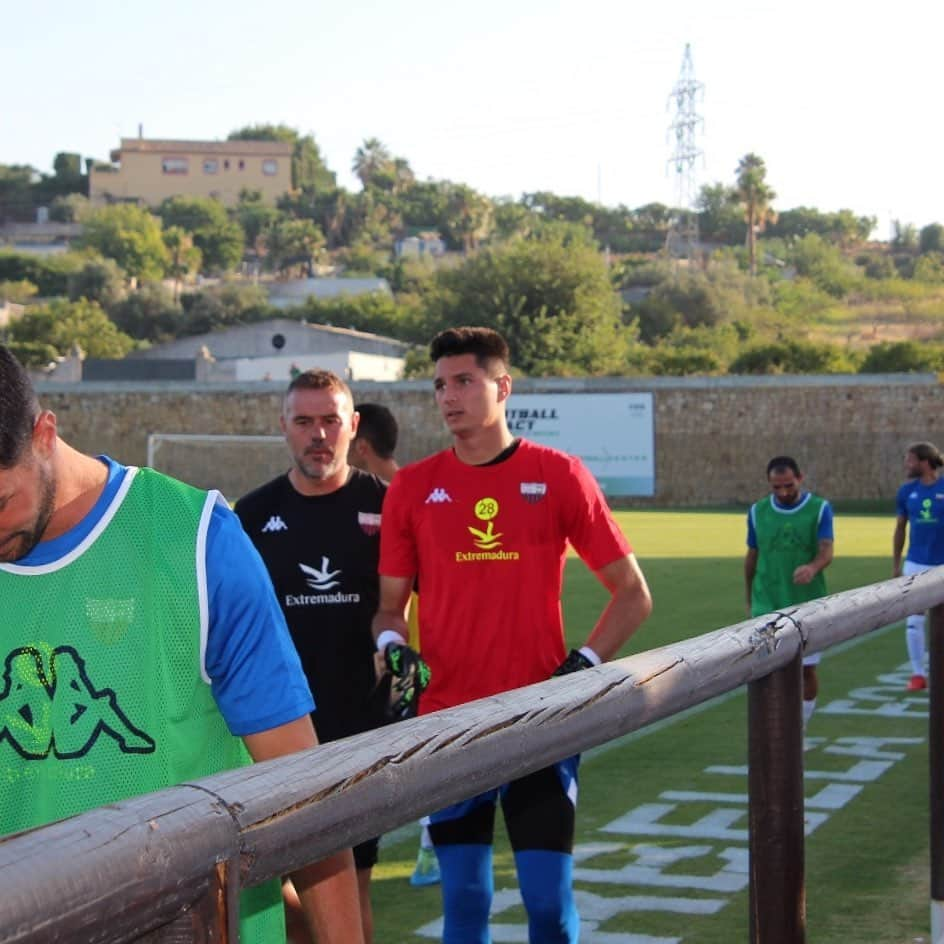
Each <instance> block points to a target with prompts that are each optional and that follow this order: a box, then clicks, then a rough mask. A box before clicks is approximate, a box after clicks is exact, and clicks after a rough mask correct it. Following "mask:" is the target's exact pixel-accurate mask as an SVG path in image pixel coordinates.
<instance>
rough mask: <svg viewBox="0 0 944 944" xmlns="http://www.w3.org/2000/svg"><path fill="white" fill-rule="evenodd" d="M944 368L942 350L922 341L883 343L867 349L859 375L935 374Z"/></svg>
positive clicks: (936, 345) (937, 346) (943, 353)
mask: <svg viewBox="0 0 944 944" xmlns="http://www.w3.org/2000/svg"><path fill="white" fill-rule="evenodd" d="M942 368H944V349H942V348H941V345H939V344H928V343H927V342H925V341H922V342H921V343H920V344H919V343H918V342H916V341H895V342H888V341H883V342H881V343H880V344H875V345H873V346H872V347H870V348H869V351H868V353H867V354H866V355H865V359H864V360H863V361H862V364H861V365H860V366H859V373H861V374H914V373H936V372H938V371H940V370H941V369H942Z"/></svg>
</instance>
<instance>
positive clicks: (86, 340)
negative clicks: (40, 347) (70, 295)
mask: <svg viewBox="0 0 944 944" xmlns="http://www.w3.org/2000/svg"><path fill="white" fill-rule="evenodd" d="M10 337H11V338H12V340H14V341H17V342H27V343H34V344H48V345H50V346H51V347H53V348H55V349H56V351H57V353H58V354H60V355H65V354H68V353H69V351H70V350H71V349H72V347H73V346H74V345H75V344H78V345H79V347H80V348H82V350H83V351H85V353H86V354H87V355H88V356H89V357H108V358H119V357H124V356H125V355H126V354H128V352H129V351H131V350H132V349H133V348H134V340H133V339H132V338H130V337H128V335H126V334H125V333H124V332H123V331H120V330H119V329H118V327H117V326H116V325H115V324H114V322H112V321H111V320H110V319H109V317H108V315H106V314H105V312H104V311H103V310H102V307H101V305H99V304H98V302H90V301H88V300H87V299H85V298H81V299H79V300H78V301H76V302H70V301H67V300H66V299H64V298H57V299H55V300H54V301H51V302H50V303H49V304H48V305H43V306H40V307H37V308H30V309H29V310H28V311H26V312H24V314H23V316H22V317H21V318H18V319H17V320H16V321H14V322H13V323H12V324H11V325H10Z"/></svg>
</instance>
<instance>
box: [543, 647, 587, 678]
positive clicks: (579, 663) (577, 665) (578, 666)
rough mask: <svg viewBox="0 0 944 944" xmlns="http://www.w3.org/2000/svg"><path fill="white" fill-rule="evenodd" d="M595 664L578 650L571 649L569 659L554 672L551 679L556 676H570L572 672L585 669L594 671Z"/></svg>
mask: <svg viewBox="0 0 944 944" xmlns="http://www.w3.org/2000/svg"><path fill="white" fill-rule="evenodd" d="M592 668H593V663H592V662H591V661H590V660H589V659H588V658H587V657H586V656H585V655H584V654H583V653H582V652H580V651H579V650H578V649H571V650H570V652H568V653H567V658H566V659H564V661H563V662H562V663H561V664H560V665H559V666H558V667H557V668H556V669H555V670H554V673H553V674H552V675H551V678H554V676H556V675H570V673H571V672H580V671H582V670H583V669H592Z"/></svg>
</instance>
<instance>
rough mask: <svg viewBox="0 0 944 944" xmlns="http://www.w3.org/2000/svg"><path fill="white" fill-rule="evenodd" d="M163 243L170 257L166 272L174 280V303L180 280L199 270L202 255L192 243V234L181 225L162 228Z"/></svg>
mask: <svg viewBox="0 0 944 944" xmlns="http://www.w3.org/2000/svg"><path fill="white" fill-rule="evenodd" d="M164 245H165V246H166V247H167V252H168V255H169V257H170V263H169V265H168V267H167V274H168V275H169V276H170V277H171V278H172V279H173V280H174V304H176V303H177V301H178V299H179V298H180V282H181V280H182V279H184V278H186V277H187V276H188V275H192V274H194V273H195V272H199V271H200V262H201V259H202V255H201V253H200V250H199V249H198V248H197V247H196V246H195V245H194V243H193V236H191V235H190V233H188V232H187V231H186V230H185V229H184V228H183V227H182V226H169V227H167V229H165V230H164Z"/></svg>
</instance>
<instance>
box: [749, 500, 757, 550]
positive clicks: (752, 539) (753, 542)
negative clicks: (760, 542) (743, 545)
mask: <svg viewBox="0 0 944 944" xmlns="http://www.w3.org/2000/svg"><path fill="white" fill-rule="evenodd" d="M747 546H748V547H752V548H754V550H757V532H756V531H755V530H754V506H753V505H752V506H751V508H750V510H749V511H748V513H747Z"/></svg>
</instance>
